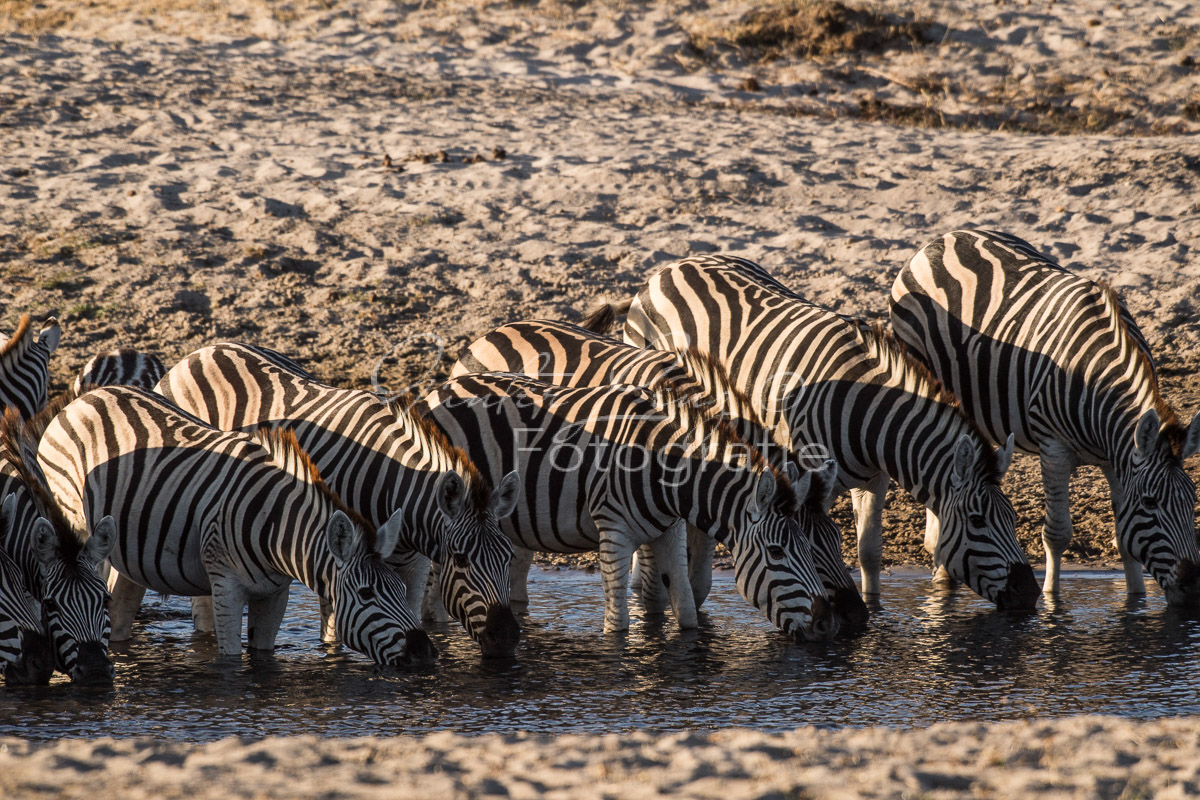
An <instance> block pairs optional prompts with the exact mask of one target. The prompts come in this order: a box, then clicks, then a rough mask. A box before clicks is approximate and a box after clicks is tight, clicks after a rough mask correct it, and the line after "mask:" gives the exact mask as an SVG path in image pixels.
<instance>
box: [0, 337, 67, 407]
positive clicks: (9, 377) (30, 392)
mask: <svg viewBox="0 0 1200 800" xmlns="http://www.w3.org/2000/svg"><path fill="white" fill-rule="evenodd" d="M61 334H62V330H61V329H60V328H59V327H58V320H56V319H54V318H50V319H48V320H46V323H45V327H44V328H42V331H41V333H39V334H38V337H37V339H34V338H33V322H32V320H31V319H30V317H29V315H28V314H22V315H21V320H20V322H18V323H17V330H16V331H15V332H14V333H13V335H12V336H10V337H9V338H8V339H6V340H3V341H0V410H3V408H4V406H12V407H13V408H15V409H17V411H18V412H20V414H21V418H22V419H29V418H30V417H32V416H33V415H34V414H36V413H37V412H38V410H39V409H40V408H41V407H42V406H44V405H46V387H47V386H49V384H50V354H51V353H53V352H54V351H55V349H57V348H58V340H59V337H60V336H61Z"/></svg>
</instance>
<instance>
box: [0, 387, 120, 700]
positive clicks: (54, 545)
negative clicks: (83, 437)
mask: <svg viewBox="0 0 1200 800" xmlns="http://www.w3.org/2000/svg"><path fill="white" fill-rule="evenodd" d="M58 407H59V405H57V404H56V403H51V404H50V406H49V407H48V408H46V409H43V410H42V411H41V412H39V413H38V414H37V415H35V416H34V418H33V419H32V420H30V421H29V422H28V423H25V422H22V421H21V416H20V413H19V412H18V411H17V409H16V408H14V407H12V406H9V407H8V408H7V409H5V412H4V417H3V420H0V494H3V495H4V503H3V506H0V516H3V517H4V524H5V535H4V539H3V541H2V542H0V546H3V548H4V550H5V553H6V554H7V555H8V556H9V557H10V558H11V559H12V563H13V565H14V566H15V568H16V575H17V576H18V577H19V578H20V580H21V581H22V582H23V585H24V589H25V591H26V592H27V593H28V594H29V595H30V596H31V597H32V598H33V599H34V600H35V601H36V602H37V604H38V605H39V606H40V620H38V628H39V630H40V632H41V634H42V635H43V636H44V637H45V638H46V640H47V641H48V642H49V646H50V649H51V656H52V658H51V660H50V669H57V670H59V671H61V672H63V673H65V674H66V675H67V676H68V677H70V678H71V680H72V681H74V682H77V683H80V684H85V685H109V684H111V683H112V681H113V666H112V662H111V661H110V660H109V657H108V640H109V633H110V630H111V629H110V624H109V616H108V600H109V594H108V587H107V586H106V585H105V583H104V580H103V579H102V578H101V577H100V575H99V574H98V573H97V567H98V566H99V565H100V564H101V563H102V562H103V561H104V559H105V558H107V557H108V554H109V552H110V551H111V550H112V547H113V544H114V542H115V536H114V530H113V525H112V519H110V518H107V517H106V518H104V519H101V520H99V521H98V523H97V526H96V530H95V531H94V534H93V536H91V537H90V538H87V537H85V536H84V535H83V534H82V533H80V532H79V531H78V530H77V529H75V528H72V527H71V525H70V524H69V523H68V522H67V519H66V517H65V516H64V515H63V513H62V509H61V508H60V507H59V505H58V504H57V502H56V501H55V499H54V497H53V496H52V495H51V493H50V491H49V489H48V488H47V486H46V483H45V476H44V475H43V474H42V472H41V470H40V469H39V467H38V465H37V460H36V455H35V453H36V446H37V444H36V438H34V439H33V440H32V441H30V439H29V438H27V436H26V432H25V429H26V428H32V427H36V426H38V425H40V424H44V423H43V420H45V419H46V418H48V417H49V416H50V415H51V414H53V413H55V411H56V410H57V408H58ZM85 538H86V539H87V540H86V542H85V541H84V539H85ZM29 638H30V648H31V652H34V653H36V652H37V651H38V649H39V648H40V647H41V646H42V645H41V644H40V643H39V642H38V641H37V636H36V635H34V634H32V633H31V635H30V637H29ZM35 658H36V656H35ZM29 666H30V667H31V668H32V671H33V672H34V673H36V674H37V675H38V676H39V677H38V680H40V676H41V675H42V674H44V672H45V669H46V667H45V665H42V664H30V665H29ZM47 678H48V676H47Z"/></svg>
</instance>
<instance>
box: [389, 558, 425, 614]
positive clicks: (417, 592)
mask: <svg viewBox="0 0 1200 800" xmlns="http://www.w3.org/2000/svg"><path fill="white" fill-rule="evenodd" d="M389 561H390V563H391V565H392V566H393V567H395V568H396V572H398V573H400V578H401V580H403V581H404V591H405V596H406V597H407V598H408V607H409V608H410V609H412V612H413V616H415V617H416V618H417V619H420V618H421V612H422V610H423V607H424V605H425V586H426V584H427V583H429V566H430V565H429V559H428V558H426V557H425V556H423V555H421V554H420V553H418V552H416V551H415V550H410V551H408V552H405V553H397V554H394V555H393V556H392V558H391V559H389Z"/></svg>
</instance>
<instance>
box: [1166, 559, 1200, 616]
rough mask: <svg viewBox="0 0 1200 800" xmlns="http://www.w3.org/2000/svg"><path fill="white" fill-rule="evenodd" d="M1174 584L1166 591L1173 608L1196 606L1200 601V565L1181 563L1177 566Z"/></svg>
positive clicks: (1187, 562) (1189, 562)
mask: <svg viewBox="0 0 1200 800" xmlns="http://www.w3.org/2000/svg"><path fill="white" fill-rule="evenodd" d="M1174 578H1175V580H1174V582H1173V583H1172V584H1171V586H1170V587H1169V588H1167V589H1166V590H1165V591H1164V594H1166V596H1167V603H1168V604H1169V605H1172V606H1176V607H1179V606H1194V605H1197V603H1198V601H1200V564H1197V563H1196V562H1195V561H1180V562H1178V563H1177V564H1176V565H1175V570H1174Z"/></svg>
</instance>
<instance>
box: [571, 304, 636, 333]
mask: <svg viewBox="0 0 1200 800" xmlns="http://www.w3.org/2000/svg"><path fill="white" fill-rule="evenodd" d="M631 305H633V299H632V298H631V299H629V300H626V301H625V302H623V303H602V304H601V305H600V306H598V307H597V308H596V309H595V310H593V311H592V312H591V313H590V314H588V315H587V316H586V317H584V318H583V321H582V322H580V323H579V326H580V327H581V328H586V329H587V330H589V331H591V332H592V333H601V334H606V333H608V332H609V331H611V330H612V329H613V325H615V324H616V322H617V317H619V316H621V315H622V314H628V313H629V307H630V306H631Z"/></svg>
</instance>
